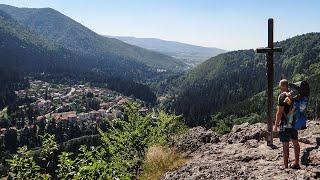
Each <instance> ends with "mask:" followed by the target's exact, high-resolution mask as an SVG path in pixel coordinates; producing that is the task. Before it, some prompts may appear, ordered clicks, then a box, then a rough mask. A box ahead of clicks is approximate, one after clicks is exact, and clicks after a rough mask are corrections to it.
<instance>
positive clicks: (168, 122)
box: [58, 104, 184, 179]
mask: <svg viewBox="0 0 320 180" xmlns="http://www.w3.org/2000/svg"><path fill="white" fill-rule="evenodd" d="M125 114H126V115H127V118H125V119H124V120H120V119H118V120H117V121H115V123H114V124H113V125H112V127H111V128H109V129H108V131H107V132H102V131H100V134H101V140H102V142H103V143H102V145H101V146H99V147H92V148H91V149H90V150H89V149H88V148H86V147H82V148H81V149H80V154H79V155H78V156H77V158H76V159H74V160H72V159H71V158H70V154H62V155H60V156H59V159H60V160H59V162H60V164H59V170H58V174H60V176H61V177H62V179H63V178H68V177H70V174H72V175H73V178H76V179H85V178H88V177H89V178H90V177H91V178H94V179H98V178H102V179H110V178H120V179H131V178H133V177H136V173H137V172H139V169H140V168H141V165H142V161H143V159H144V157H145V152H146V150H147V149H148V148H149V147H150V146H152V145H155V144H166V143H168V142H170V141H172V140H173V139H172V135H174V134H175V133H178V132H181V131H183V129H184V126H183V125H182V124H181V123H180V122H179V119H180V118H179V117H176V116H169V115H166V114H165V113H162V112H161V113H159V116H158V119H157V120H154V121H152V120H151V115H147V116H141V115H139V113H138V109H137V106H136V105H133V104H127V106H126V111H125ZM71 164H72V165H71ZM71 166H73V167H75V169H74V172H73V173H70V172H69V173H68V172H66V169H70V168H71ZM60 172H61V173H60Z"/></svg>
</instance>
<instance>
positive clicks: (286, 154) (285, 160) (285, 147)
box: [282, 142, 289, 168]
mask: <svg viewBox="0 0 320 180" xmlns="http://www.w3.org/2000/svg"><path fill="white" fill-rule="evenodd" d="M282 144H283V163H284V168H288V163H289V142H282Z"/></svg>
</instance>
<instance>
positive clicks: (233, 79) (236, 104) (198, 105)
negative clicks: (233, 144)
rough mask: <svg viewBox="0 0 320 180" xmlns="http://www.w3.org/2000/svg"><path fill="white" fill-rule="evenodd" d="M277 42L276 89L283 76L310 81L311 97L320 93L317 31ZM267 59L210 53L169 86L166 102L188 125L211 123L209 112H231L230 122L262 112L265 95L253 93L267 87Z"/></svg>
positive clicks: (240, 53)
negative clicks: (208, 57) (202, 61)
mask: <svg viewBox="0 0 320 180" xmlns="http://www.w3.org/2000/svg"><path fill="white" fill-rule="evenodd" d="M276 46H280V47H282V48H283V52H282V53H277V54H275V60H274V62H275V84H274V85H275V87H276V84H277V82H278V81H279V80H280V78H281V76H284V77H286V78H287V79H289V80H290V81H298V80H307V81H309V82H310V83H311V90H312V96H311V99H310V101H313V100H314V98H315V97H316V95H318V96H319V97H320V94H319V92H320V81H319V79H320V33H309V34H305V35H300V36H296V37H293V38H290V39H287V40H285V41H281V42H278V43H276ZM265 63H266V59H265V56H264V55H262V54H256V53H255V52H254V50H252V49H251V50H241V51H232V52H228V53H225V54H221V55H218V56H216V57H213V58H211V59H209V60H207V61H205V62H204V63H202V64H200V65H198V66H197V67H196V68H194V69H192V70H190V71H189V72H188V73H186V74H185V75H183V76H182V77H180V78H179V79H177V80H176V81H175V82H174V83H173V84H172V85H171V86H172V91H171V92H170V94H171V97H172V99H171V100H170V102H168V105H169V106H171V107H172V109H173V110H174V111H175V112H176V113H178V114H184V116H185V117H186V119H187V123H188V124H189V125H191V126H195V125H209V126H211V125H212V123H213V122H212V117H211V115H212V114H215V113H218V112H221V113H224V114H226V113H227V112H228V114H229V115H233V117H232V118H231V123H232V121H234V120H235V119H236V117H235V115H237V116H239V117H241V116H247V115H250V113H260V114H259V115H261V113H262V112H263V110H264V107H265V106H264V102H265V101H263V100H264V99H265V98H263V97H264V96H263V94H262V93H260V94H258V95H257V96H254V95H256V94H257V93H259V92H262V91H264V90H265V89H266V86H267V81H266V66H265ZM253 96H254V97H253ZM170 103H172V104H170ZM311 105H312V104H311ZM310 107H311V106H310ZM218 119H219V118H218ZM220 119H222V117H220ZM228 121H229V120H228ZM213 124H214V123H213Z"/></svg>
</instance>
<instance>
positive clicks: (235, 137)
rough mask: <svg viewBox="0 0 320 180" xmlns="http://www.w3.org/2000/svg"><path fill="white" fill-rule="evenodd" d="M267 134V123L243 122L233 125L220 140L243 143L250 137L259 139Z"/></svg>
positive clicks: (263, 138)
mask: <svg viewBox="0 0 320 180" xmlns="http://www.w3.org/2000/svg"><path fill="white" fill-rule="evenodd" d="M267 134H268V131H267V125H266V124H264V123H256V124H252V125H250V124H249V123H244V124H241V125H234V126H233V128H232V130H231V132H230V133H228V134H226V135H224V136H223V137H222V141H224V142H227V143H229V144H232V143H236V142H239V143H245V142H247V141H248V140H250V139H255V140H258V141H261V140H265V139H266V137H267Z"/></svg>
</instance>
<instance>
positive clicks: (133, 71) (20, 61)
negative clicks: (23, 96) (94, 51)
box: [0, 10, 157, 106]
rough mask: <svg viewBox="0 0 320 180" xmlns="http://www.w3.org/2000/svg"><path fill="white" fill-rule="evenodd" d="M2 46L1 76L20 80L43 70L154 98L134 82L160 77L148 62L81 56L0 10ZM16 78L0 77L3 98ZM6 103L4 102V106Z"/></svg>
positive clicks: (0, 49) (0, 55)
mask: <svg viewBox="0 0 320 180" xmlns="http://www.w3.org/2000/svg"><path fill="white" fill-rule="evenodd" d="M0 47H1V48H0V67H1V69H0V71H1V72H0V73H1V74H4V76H1V78H6V77H12V79H14V80H13V81H17V79H21V78H23V77H24V76H26V75H30V74H35V75H37V76H39V75H40V73H42V74H43V73H44V74H45V75H48V74H50V77H51V78H56V79H59V80H61V79H63V78H68V77H70V78H71V79H73V80H83V81H90V82H97V83H107V84H109V85H110V86H111V87H110V88H112V89H115V90H117V91H119V92H126V93H131V94H136V95H137V93H138V94H140V95H142V96H143V97H142V96H141V97H140V98H142V99H145V98H146V99H145V100H147V101H148V100H151V101H154V95H153V94H152V92H151V91H150V89H149V88H148V87H146V86H145V85H141V84H137V83H135V82H133V81H147V80H150V79H151V78H156V77H157V72H155V71H152V70H150V68H148V67H147V66H146V65H143V64H141V63H136V62H134V61H125V60H121V59H117V61H115V62H114V63H112V64H109V63H107V62H106V61H100V60H97V59H91V58H89V57H86V56H81V55H78V54H76V53H74V52H72V51H70V50H68V49H65V48H63V47H61V46H59V45H56V44H55V43H53V42H51V41H50V40H47V39H45V38H44V37H42V36H41V35H38V34H36V33H35V32H33V31H32V30H29V29H27V28H25V27H24V26H22V25H20V24H19V23H17V22H16V21H15V20H14V19H12V18H11V17H10V16H9V15H8V14H6V13H5V12H3V11H1V10H0ZM114 58H116V57H114ZM119 67H122V68H119ZM13 81H10V80H6V79H3V80H2V79H1V82H4V83H6V84H2V86H1V95H4V97H3V98H2V99H3V101H6V99H7V98H6V97H7V96H8V95H9V97H11V94H12V91H13V90H14V89H15V88H13V87H12V86H13V85H12V82H13ZM16 83H19V82H16ZM131 94H128V95H131ZM146 95H147V96H146ZM148 96H149V97H148ZM150 96H151V99H149V98H150ZM6 102H7V101H6ZM6 102H1V104H2V105H1V106H4V105H6Z"/></svg>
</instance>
